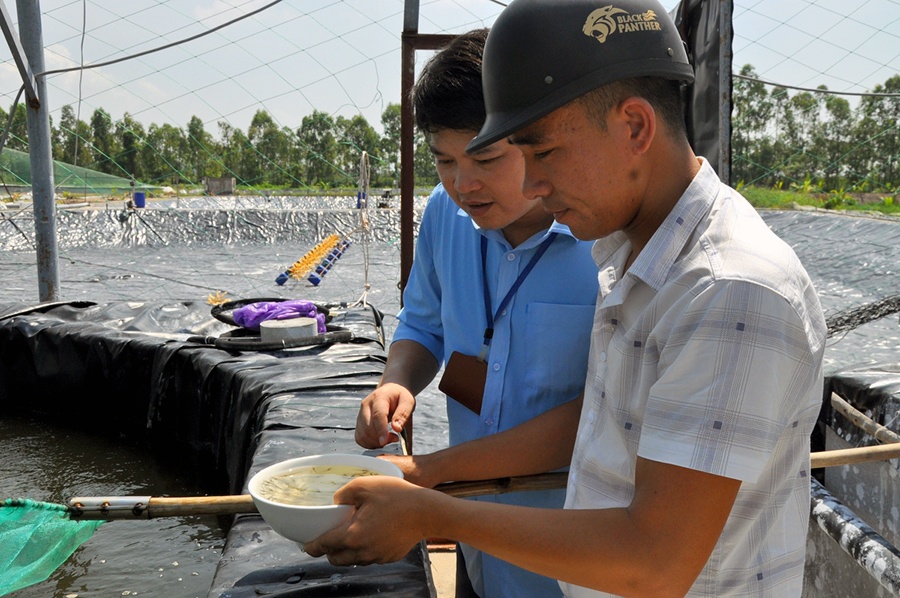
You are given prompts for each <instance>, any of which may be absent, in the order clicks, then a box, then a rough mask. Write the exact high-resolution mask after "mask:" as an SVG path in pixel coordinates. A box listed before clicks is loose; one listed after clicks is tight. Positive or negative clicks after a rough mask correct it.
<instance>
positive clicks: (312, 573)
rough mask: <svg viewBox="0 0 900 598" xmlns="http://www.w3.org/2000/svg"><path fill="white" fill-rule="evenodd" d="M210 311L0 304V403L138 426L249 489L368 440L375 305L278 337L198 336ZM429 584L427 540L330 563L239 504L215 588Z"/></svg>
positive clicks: (313, 590)
mask: <svg viewBox="0 0 900 598" xmlns="http://www.w3.org/2000/svg"><path fill="white" fill-rule="evenodd" d="M209 312H210V307H209V306H208V305H206V304H202V303H193V302H183V303H156V304H148V303H144V304H135V303H116V304H91V303H90V302H79V303H74V304H66V303H54V304H50V305H42V306H33V307H32V308H29V307H27V306H23V305H21V304H14V305H0V412H28V413H30V414H33V415H37V416H42V415H43V416H47V417H53V418H58V417H64V418H66V419H67V420H68V421H70V422H72V423H73V424H75V425H82V426H83V427H85V428H88V429H95V430H98V431H99V430H110V429H112V430H116V431H118V432H120V433H125V434H128V436H130V437H132V438H135V439H141V438H143V439H144V440H146V442H147V443H148V445H149V446H150V447H151V448H152V450H153V453H154V454H155V455H157V456H159V457H163V458H174V457H175V456H179V457H180V458H181V460H182V461H184V460H185V459H187V460H189V461H190V463H189V465H190V466H191V467H192V468H194V470H196V471H197V472H198V475H202V476H203V478H204V479H203V480H201V481H202V485H203V486H205V488H207V489H208V492H209V493H210V494H221V493H244V492H246V481H247V480H248V479H249V478H250V476H252V475H253V474H254V473H255V472H256V471H259V470H260V469H262V468H264V467H267V466H268V465H271V464H273V463H277V462H279V461H283V460H285V459H289V458H293V457H298V456H304V455H314V454H324V453H353V454H359V453H361V452H363V451H362V449H360V447H359V446H358V445H357V444H356V442H355V441H354V429H355V425H356V414H357V411H358V407H359V402H360V400H361V399H362V398H364V397H365V396H366V395H367V394H368V393H369V392H371V390H372V389H374V388H375V386H376V385H377V383H378V380H379V379H380V377H381V374H382V371H383V368H384V362H385V359H386V355H385V351H384V331H383V329H382V326H381V319H382V318H381V314H380V313H379V312H378V310H377V309H375V308H374V307H372V306H365V307H346V306H342V305H329V317H330V318H331V321H330V323H329V325H330V326H334V327H336V328H340V329H341V330H342V331H348V332H349V333H350V336H349V337H347V340H345V341H343V342H332V343H320V344H315V345H309V346H304V347H298V348H294V349H288V350H275V351H269V350H266V351H249V350H241V351H233V350H222V349H219V348H216V347H215V346H210V345H208V344H203V343H198V342H192V341H191V340H190V339H191V338H194V337H196V336H197V335H196V334H195V332H196V331H197V330H202V331H203V332H204V334H207V335H208V333H209V332H210V331H211V330H216V326H219V328H218V329H219V330H221V327H222V326H225V325H224V324H221V323H215V322H213V323H210V319H211V318H210V314H209ZM226 332H227V330H226ZM21 397H29V400H28V401H21V400H20V399H21ZM125 399H127V400H125ZM433 588H434V585H433V581H432V579H431V573H430V566H429V560H428V554H427V549H426V547H425V545H424V543H421V544H419V545H417V546H416V547H415V548H414V549H413V550H412V551H411V552H410V553H409V554H408V555H407V556H406V557H405V558H404V559H403V560H401V561H399V562H397V563H392V564H387V565H371V566H368V567H358V568H357V567H346V568H345V567H333V566H331V565H329V564H328V562H327V560H325V559H311V558H310V557H308V556H307V555H306V554H305V553H303V552H302V551H301V550H300V549H299V546H298V545H297V544H295V543H293V542H291V541H289V540H287V539H285V538H283V537H281V536H279V535H278V534H276V533H274V532H273V531H272V530H271V528H270V527H269V526H268V525H267V524H266V523H265V522H264V521H263V520H262V518H261V517H260V516H258V515H241V516H238V517H236V518H235V520H234V522H233V525H231V527H230V530H229V533H228V538H227V541H226V545H225V548H224V550H223V552H222V556H221V559H220V562H219V566H218V569H217V571H216V574H215V576H214V579H213V582H212V585H211V589H210V593H209V596H210V597H221V598H225V597H235V598H237V597H241V596H248V597H249V596H259V595H267V596H322V595H340V596H373V595H377V594H383V595H389V596H409V597H413V596H432V595H433V594H432V592H433Z"/></svg>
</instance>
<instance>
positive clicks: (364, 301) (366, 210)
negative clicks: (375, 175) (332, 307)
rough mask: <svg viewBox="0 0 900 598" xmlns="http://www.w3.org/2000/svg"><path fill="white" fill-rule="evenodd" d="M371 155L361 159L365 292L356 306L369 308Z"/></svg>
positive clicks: (360, 178) (359, 191)
mask: <svg viewBox="0 0 900 598" xmlns="http://www.w3.org/2000/svg"><path fill="white" fill-rule="evenodd" d="M369 177H370V171H369V154H368V153H366V152H363V153H362V156H360V159H359V189H358V190H357V195H356V198H357V207H358V208H359V227H358V228H357V230H358V231H359V232H360V235H361V236H362V248H363V272H364V276H365V277H364V279H363V292H362V296H361V297H360V298H359V300H357V301H356V303H354V305H362V306H363V307H368V298H369V289H370V288H372V287H371V284H370V283H369V241H370V237H371V227H370V218H369V215H370V209H371V208H370V205H369Z"/></svg>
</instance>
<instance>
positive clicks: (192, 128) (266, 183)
mask: <svg viewBox="0 0 900 598" xmlns="http://www.w3.org/2000/svg"><path fill="white" fill-rule="evenodd" d="M0 119H2V121H3V122H5V121H6V120H7V119H8V115H7V114H6V113H4V112H3V110H2V109H0ZM25 119H26V116H25V107H24V106H23V105H21V104H20V105H19V106H17V107H16V112H15V114H14V115H13V119H12V125H11V128H10V135H9V140H8V142H7V147H9V148H12V149H18V150H21V151H25V152H27V151H28V133H27V126H26V120H25ZM217 125H218V137H215V136H214V135H213V134H212V133H210V132H209V131H207V130H206V129H205V127H204V123H203V121H202V120H201V119H200V118H199V117H198V116H192V117H191V119H190V120H189V122H188V124H187V127H185V128H181V127H178V126H175V125H171V124H168V123H164V124H162V125H157V124H151V125H149V126H148V127H146V128H144V125H143V124H142V123H140V122H138V121H137V120H135V119H134V118H133V117H132V116H131V115H130V114H128V113H125V115H124V116H123V117H122V118H121V119H120V120H115V121H114V120H113V119H112V117H111V116H110V114H109V113H108V112H107V111H106V110H104V109H103V108H97V109H96V110H94V112H93V113H92V114H91V116H90V119H89V121H88V122H85V121H83V120H80V119H78V118H77V117H76V114H75V111H74V109H73V108H72V106H71V105H68V104H67V105H65V106H63V107H62V109H61V110H60V116H59V122H58V123H54V122H52V120H51V145H52V153H53V159H54V160H58V161H60V162H65V163H67V164H73V165H76V166H82V167H85V168H90V169H92V170H97V171H99V172H103V173H107V174H111V175H115V176H119V177H123V178H126V179H130V178H132V177H134V179H135V180H137V181H139V182H141V183H145V184H148V185H202V184H203V179H204V178H208V177H228V176H233V177H234V178H235V179H236V181H237V183H238V184H239V185H245V186H248V187H251V188H259V189H267V188H279V189H306V190H309V189H314V190H328V189H336V188H344V189H347V188H352V189H355V188H356V187H357V186H358V181H359V164H360V158H361V156H362V152H363V151H365V152H366V153H367V154H368V158H369V167H370V174H369V181H370V186H371V187H388V188H395V187H398V186H399V184H400V105H399V104H389V105H388V106H387V108H386V109H385V110H384V112H383V113H382V115H381V125H382V128H383V131H384V133H383V134H381V135H379V134H378V132H377V131H376V130H375V129H374V127H372V126H371V125H370V124H369V122H368V121H367V120H366V119H365V117H363V116H362V115H356V116H353V117H352V118H346V117H343V116H332V115H330V114H328V113H327V112H323V111H319V110H314V111H313V113H312V114H310V115H308V116H304V117H303V120H302V121H301V123H300V126H299V127H297V128H296V129H292V128H290V127H285V126H279V125H278V124H276V122H275V121H274V119H273V118H272V116H271V115H270V114H269V113H268V112H266V111H265V110H258V111H257V112H256V113H255V114H254V115H253V118H252V119H251V121H250V125H249V127H248V128H247V130H246V131H242V130H241V129H239V128H237V127H234V126H232V125H231V124H230V123H228V122H226V121H220V122H218V123H217ZM415 164H416V184H417V185H423V186H430V185H433V184H435V183H437V180H438V179H437V175H436V174H435V170H434V162H433V159H432V156H431V152H430V150H429V149H428V146H427V144H426V143H425V142H424V140H423V139H422V138H421V136H419V135H417V136H416V150H415Z"/></svg>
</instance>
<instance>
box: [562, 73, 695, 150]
mask: <svg viewBox="0 0 900 598" xmlns="http://www.w3.org/2000/svg"><path fill="white" fill-rule="evenodd" d="M632 96H638V97H642V98H644V99H645V100H647V101H648V102H649V103H650V105H651V106H653V109H654V110H655V111H656V112H657V114H658V115H659V117H660V120H662V122H663V123H664V124H665V126H666V129H668V131H669V132H670V134H672V135H675V136H681V135H683V136H685V137H687V132H686V128H685V124H684V101H683V99H682V95H681V83H680V82H679V81H673V80H670V79H661V78H659V77H637V78H634V79H623V80H621V81H614V82H612V83H609V84H607V85H603V86H602V87H598V88H597V89H594V90H593V91H589V92H588V93H586V94H584V95H583V96H580V97H579V98H578V99H576V100H575V103H576V104H579V105H580V106H581V107H582V109H583V110H584V111H585V113H586V114H587V115H588V117H589V118H590V119H591V120H592V121H594V122H595V123H596V124H597V126H599V127H600V128H601V129H602V130H606V116H607V114H609V111H610V110H612V109H613V108H614V107H615V106H616V105H617V104H618V103H619V102H621V101H622V100H624V99H625V98H628V97H632Z"/></svg>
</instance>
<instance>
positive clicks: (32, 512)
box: [0, 498, 103, 596]
mask: <svg viewBox="0 0 900 598" xmlns="http://www.w3.org/2000/svg"><path fill="white" fill-rule="evenodd" d="M101 524H103V521H73V520H72V519H70V518H69V514H68V512H67V509H66V507H65V506H63V505H55V504H51V503H45V502H38V501H35V500H30V499H15V498H10V499H7V500H5V501H3V502H2V503H0V596H4V595H6V594H8V593H10V592H13V591H15V590H18V589H19V588H24V587H25V586H29V585H31V584H34V583H37V582H39V581H43V580H45V579H47V578H48V577H49V576H50V574H51V573H53V571H55V570H56V568H57V567H59V566H60V565H62V564H63V563H64V562H65V561H66V559H67V558H69V556H70V555H71V554H72V553H73V552H75V549H76V548H78V547H79V546H81V544H82V543H83V542H85V541H86V540H87V539H88V538H90V537H91V535H93V533H94V531H96V529H97V528H98V527H100V525H101Z"/></svg>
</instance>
